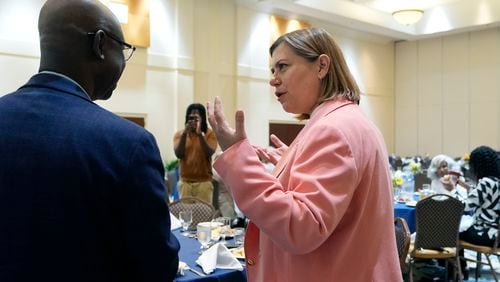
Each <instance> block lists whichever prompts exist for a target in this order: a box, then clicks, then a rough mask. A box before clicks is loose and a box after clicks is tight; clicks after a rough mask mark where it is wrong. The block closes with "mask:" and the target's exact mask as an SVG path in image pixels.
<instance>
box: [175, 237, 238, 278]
mask: <svg viewBox="0 0 500 282" xmlns="http://www.w3.org/2000/svg"><path fill="white" fill-rule="evenodd" d="M173 233H174V235H175V237H177V240H179V243H180V244H181V250H180V252H179V259H180V260H181V261H183V262H185V263H187V264H188V265H189V267H190V268H192V269H195V270H198V271H199V272H203V270H202V269H201V267H200V266H198V265H197V264H196V259H197V258H198V257H199V256H200V254H198V252H199V251H200V243H198V241H197V240H196V239H194V238H188V237H186V236H182V235H181V234H180V233H181V231H180V230H179V229H177V230H175V231H174V232H173ZM228 243H229V244H232V243H234V242H232V241H231V240H228ZM175 281H178V282H181V281H182V282H184V281H210V282H216V281H217V282H246V281H247V278H246V272H245V270H243V271H238V270H232V269H215V270H214V272H212V273H211V274H209V275H207V276H205V277H201V276H198V275H196V274H194V273H193V272H191V271H189V270H185V271H184V276H177V277H176V278H175Z"/></svg>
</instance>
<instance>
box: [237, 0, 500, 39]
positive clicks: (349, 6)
mask: <svg viewBox="0 0 500 282" xmlns="http://www.w3.org/2000/svg"><path fill="white" fill-rule="evenodd" d="M240 2H241V3H243V4H245V5H248V6H251V7H253V8H254V9H256V10H259V11H264V12H270V13H275V14H278V15H283V16H287V17H291V18H303V19H306V20H307V19H308V18H309V19H317V20H321V21H325V22H328V23H331V24H335V25H339V26H343V27H346V28H350V29H355V30H359V31H363V32H368V33H373V34H378V35H383V36H387V37H390V38H392V39H394V40H416V39H420V38H427V37H433V36H441V35H444V34H451V33H458V32H465V31H471V30H479V29H484V28H487V27H492V26H500V0H240ZM399 9H421V10H424V16H423V17H422V19H421V20H420V21H419V22H418V23H416V24H414V25H412V26H404V25H401V24H399V23H397V22H396V21H395V20H394V19H393V17H392V12H394V11H395V10H399Z"/></svg>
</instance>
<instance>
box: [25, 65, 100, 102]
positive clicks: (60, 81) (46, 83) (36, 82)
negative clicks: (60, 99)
mask: <svg viewBox="0 0 500 282" xmlns="http://www.w3.org/2000/svg"><path fill="white" fill-rule="evenodd" d="M32 87H37V88H39V87H41V88H49V89H53V90H56V91H61V92H65V93H68V94H71V95H74V96H77V97H80V98H82V99H84V100H88V101H90V102H92V100H91V99H90V97H89V95H88V94H87V92H85V90H84V89H83V88H82V87H81V86H80V85H79V84H78V83H76V82H75V81H74V80H72V79H70V78H69V77H67V76H65V75H62V74H59V73H54V72H45V71H44V72H40V73H38V74H35V75H34V76H32V77H31V78H30V80H29V81H28V82H27V83H26V84H25V85H23V86H21V88H19V90H20V89H26V88H32Z"/></svg>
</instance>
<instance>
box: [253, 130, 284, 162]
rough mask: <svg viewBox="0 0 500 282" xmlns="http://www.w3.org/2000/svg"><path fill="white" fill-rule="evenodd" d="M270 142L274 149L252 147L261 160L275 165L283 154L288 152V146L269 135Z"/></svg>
mask: <svg viewBox="0 0 500 282" xmlns="http://www.w3.org/2000/svg"><path fill="white" fill-rule="evenodd" d="M271 142H272V143H273V145H274V148H273V147H270V148H262V147H258V146H253V147H254V149H255V152H256V153H257V155H258V156H259V158H260V159H261V160H263V161H266V162H270V163H272V164H273V165H276V164H277V163H278V161H279V160H280V159H281V156H283V154H284V153H285V152H286V151H287V150H288V146H287V145H286V144H285V143H283V142H282V141H281V140H280V139H279V138H278V137H277V136H276V135H274V134H271Z"/></svg>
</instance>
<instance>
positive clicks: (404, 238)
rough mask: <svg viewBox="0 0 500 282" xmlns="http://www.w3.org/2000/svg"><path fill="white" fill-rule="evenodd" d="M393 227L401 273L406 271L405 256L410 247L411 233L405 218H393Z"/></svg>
mask: <svg viewBox="0 0 500 282" xmlns="http://www.w3.org/2000/svg"><path fill="white" fill-rule="evenodd" d="M394 229H395V230H396V245H397V247H398V256H399V265H400V266H401V273H402V274H403V273H405V272H406V271H405V270H406V256H407V255H408V250H409V248H410V241H411V234H410V229H409V228H408V224H407V223H406V220H405V219H404V218H401V217H396V218H395V219H394Z"/></svg>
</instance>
